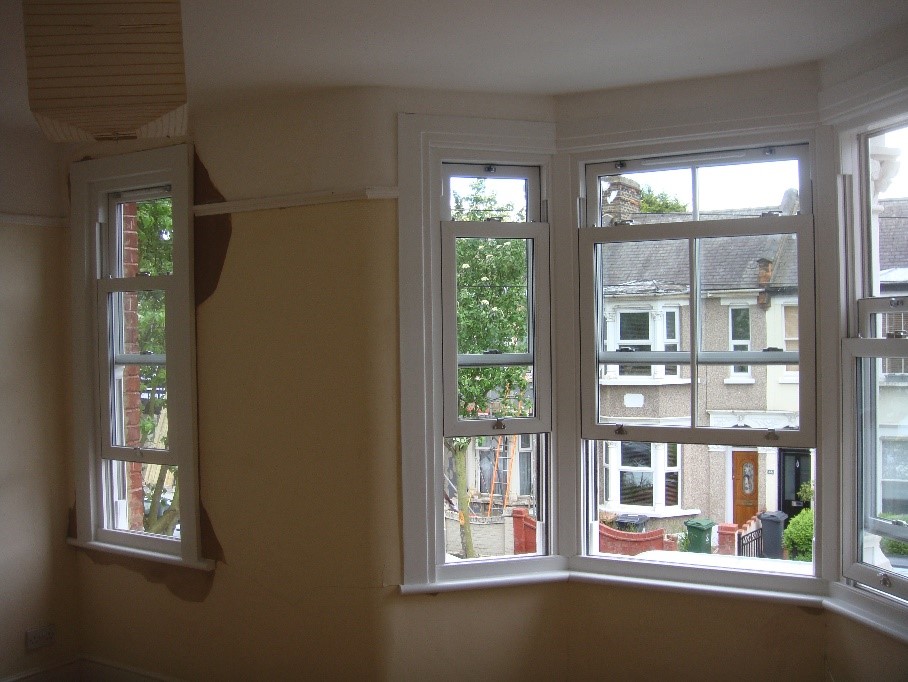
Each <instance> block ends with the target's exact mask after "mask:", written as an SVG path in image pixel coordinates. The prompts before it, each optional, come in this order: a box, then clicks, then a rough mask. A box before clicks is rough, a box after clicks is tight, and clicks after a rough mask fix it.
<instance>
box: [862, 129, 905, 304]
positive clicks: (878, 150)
mask: <svg viewBox="0 0 908 682" xmlns="http://www.w3.org/2000/svg"><path fill="white" fill-rule="evenodd" d="M906 152H908V127H905V128H899V129H897V130H892V131H889V132H887V133H884V134H882V135H877V136H875V137H872V138H870V140H869V157H870V168H869V169H868V170H869V173H868V175H869V185H870V187H869V191H868V193H867V194H868V197H869V200H870V239H871V243H872V244H873V245H874V248H872V249H871V254H872V257H871V259H870V260H871V262H870V263H869V267H870V276H871V280H872V282H873V289H872V292H871V293H872V294H873V295H875V296H895V295H904V294H905V293H906V292H908V229H906V224H908V223H906V216H908V163H906V161H905V158H906Z"/></svg>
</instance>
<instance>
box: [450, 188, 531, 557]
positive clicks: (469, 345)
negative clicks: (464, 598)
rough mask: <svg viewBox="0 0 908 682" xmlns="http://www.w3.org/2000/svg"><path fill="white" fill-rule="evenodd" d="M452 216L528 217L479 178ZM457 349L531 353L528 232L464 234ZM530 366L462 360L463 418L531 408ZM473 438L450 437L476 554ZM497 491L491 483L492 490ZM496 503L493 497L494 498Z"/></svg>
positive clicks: (465, 529)
mask: <svg viewBox="0 0 908 682" xmlns="http://www.w3.org/2000/svg"><path fill="white" fill-rule="evenodd" d="M453 199H454V202H453V203H454V205H453V209H452V216H451V217H452V219H453V220H468V221H495V220H514V221H522V220H523V219H524V216H525V212H524V210H523V209H521V210H519V211H516V212H515V211H514V206H513V205H512V204H502V203H499V201H498V198H497V197H496V195H495V193H494V191H490V190H488V189H487V188H486V185H485V180H483V179H481V178H479V179H476V180H474V181H473V183H472V184H471V186H470V194H469V195H466V196H460V195H459V194H458V193H456V192H455V193H454V194H453ZM455 248H456V262H457V265H456V267H457V345H458V348H457V352H458V353H470V354H482V353H525V352H527V351H528V338H529V311H528V295H527V293H528V286H529V276H528V273H529V261H528V251H527V242H526V240H524V239H504V238H494V237H491V238H458V239H457V242H456V247H455ZM528 383H529V382H528V378H527V368H526V367H524V366H503V367H499V366H495V367H463V368H460V369H459V372H458V382H457V388H458V410H459V414H460V416H461V417H465V418H477V417H491V416H514V415H526V414H531V413H532V399H531V397H530V396H528V395H527V388H528ZM471 440H472V439H471V438H447V439H446V440H445V447H446V448H447V450H448V452H449V454H450V456H451V458H452V460H453V467H452V468H453V474H454V479H455V486H456V489H457V506H458V510H459V512H460V535H461V546H462V548H463V553H464V556H465V557H467V558H472V557H475V556H477V555H476V551H475V548H474V546H473V537H472V529H471V524H470V491H469V488H468V483H467V465H466V456H467V450H468V449H469V446H470V442H471ZM492 492H494V491H492V490H490V494H491V493H492ZM490 504H491V500H490Z"/></svg>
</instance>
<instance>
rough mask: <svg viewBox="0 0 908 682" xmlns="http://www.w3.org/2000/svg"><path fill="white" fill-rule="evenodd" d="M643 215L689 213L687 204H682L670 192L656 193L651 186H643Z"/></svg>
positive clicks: (641, 200)
mask: <svg viewBox="0 0 908 682" xmlns="http://www.w3.org/2000/svg"><path fill="white" fill-rule="evenodd" d="M640 212H641V213H687V212H688V208H687V204H685V203H682V202H681V201H680V200H679V199H678V198H677V197H673V196H670V195H669V194H668V192H658V193H656V192H654V191H653V188H652V187H650V186H649V185H643V188H642V189H641V190H640Z"/></svg>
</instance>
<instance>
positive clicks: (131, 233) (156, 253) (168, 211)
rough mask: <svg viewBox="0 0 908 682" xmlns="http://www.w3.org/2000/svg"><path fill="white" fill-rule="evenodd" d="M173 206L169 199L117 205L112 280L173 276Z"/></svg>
mask: <svg viewBox="0 0 908 682" xmlns="http://www.w3.org/2000/svg"><path fill="white" fill-rule="evenodd" d="M172 209H173V206H172V201H171V199H170V198H169V197H167V198H163V199H154V200H151V201H134V202H122V203H119V204H117V235H116V239H115V241H116V244H117V253H116V262H115V263H114V267H113V268H111V270H112V274H114V276H120V277H135V276H136V275H153V276H156V275H169V274H171V273H172V272H173V210H172Z"/></svg>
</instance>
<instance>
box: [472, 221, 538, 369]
mask: <svg viewBox="0 0 908 682" xmlns="http://www.w3.org/2000/svg"><path fill="white" fill-rule="evenodd" d="M531 248H532V245H531V240H527V239H487V238H473V237H458V238H457V240H456V249H457V352H458V353H527V352H529V345H530V344H529V339H530V313H529V311H530V289H529V272H530V250H531Z"/></svg>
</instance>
